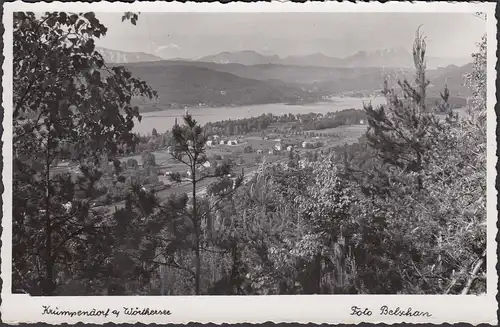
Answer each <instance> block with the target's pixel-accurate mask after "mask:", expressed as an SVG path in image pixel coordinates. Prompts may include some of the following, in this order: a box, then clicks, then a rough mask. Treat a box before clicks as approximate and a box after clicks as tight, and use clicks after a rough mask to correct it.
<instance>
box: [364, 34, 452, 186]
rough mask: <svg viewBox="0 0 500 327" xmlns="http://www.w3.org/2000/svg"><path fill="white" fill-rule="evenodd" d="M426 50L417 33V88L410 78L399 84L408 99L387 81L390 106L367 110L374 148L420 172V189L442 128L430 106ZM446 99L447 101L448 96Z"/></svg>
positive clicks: (396, 163) (387, 159) (390, 160)
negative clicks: (429, 158) (428, 100)
mask: <svg viewBox="0 0 500 327" xmlns="http://www.w3.org/2000/svg"><path fill="white" fill-rule="evenodd" d="M425 51H426V43H425V37H423V35H422V34H420V31H419V30H417V36H416V38H415V43H414V45H413V60H414V64H415V68H416V71H417V72H416V77H415V83H416V86H415V87H413V86H412V85H411V84H410V83H409V82H408V81H407V80H406V79H405V80H404V81H402V82H401V81H398V85H399V87H400V88H401V92H402V93H403V97H404V99H403V100H401V99H400V98H399V97H398V95H397V93H396V91H395V90H393V89H389V85H388V82H387V81H385V82H384V90H383V94H384V95H385V96H386V98H387V105H386V106H380V107H379V108H377V109H374V108H373V107H372V105H371V104H369V105H366V106H365V107H364V109H365V111H366V115H367V119H368V132H367V133H366V136H367V140H368V142H369V144H370V146H371V147H372V148H374V149H377V150H378V154H379V156H380V157H381V158H382V159H383V160H384V162H387V163H389V164H391V165H394V166H397V167H398V168H400V169H403V170H405V171H409V172H413V173H416V181H417V185H418V187H419V188H421V187H422V178H421V177H420V176H419V173H420V172H421V171H422V169H423V166H424V164H425V161H426V160H428V156H427V153H428V152H429V150H430V148H431V147H432V143H433V140H434V135H433V134H434V132H435V131H436V129H438V128H439V122H438V119H437V117H436V116H435V115H434V114H433V113H432V112H431V110H429V108H428V106H427V105H426V89H427V86H428V85H429V81H428V80H427V79H426V75H425ZM445 94H447V93H446V92H445ZM444 100H445V101H446V100H447V96H446V97H444Z"/></svg>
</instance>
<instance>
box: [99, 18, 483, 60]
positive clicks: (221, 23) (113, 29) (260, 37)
mask: <svg viewBox="0 0 500 327" xmlns="http://www.w3.org/2000/svg"><path fill="white" fill-rule="evenodd" d="M96 15H97V18H99V19H100V21H101V22H102V23H103V24H104V25H105V26H107V27H108V32H107V35H106V36H105V37H103V38H101V39H100V40H98V41H97V42H96V44H97V45H98V46H101V47H105V48H109V49H113V50H121V51H128V52H146V53H151V54H155V55H157V56H160V57H163V58H166V59H168V58H177V57H180V58H186V59H198V58H200V57H203V56H206V55H212V54H216V53H219V52H223V51H229V52H234V51H242V50H254V51H257V52H259V53H262V54H268V55H269V54H276V55H279V56H280V57H286V56H296V55H306V54H312V53H323V54H325V55H328V56H333V57H347V56H350V55H352V54H354V53H356V52H358V51H361V50H364V51H375V50H382V49H390V48H405V49H408V50H410V49H411V46H412V43H413V39H414V37H415V32H416V29H417V28H418V26H419V25H423V26H422V28H421V31H422V32H424V34H425V35H426V36H427V53H428V54H429V55H430V56H432V57H443V58H463V57H469V56H470V55H471V53H473V52H475V50H476V46H475V44H476V42H479V41H480V39H481V36H482V35H483V34H484V33H486V24H485V21H483V20H481V19H479V18H477V17H475V16H474V15H473V14H472V13H144V12H143V13H141V14H140V15H139V20H138V22H137V25H136V26H134V25H132V24H131V23H130V22H123V23H122V21H121V17H122V15H123V13H121V12H120V13H96Z"/></svg>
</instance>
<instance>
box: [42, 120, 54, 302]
mask: <svg viewBox="0 0 500 327" xmlns="http://www.w3.org/2000/svg"><path fill="white" fill-rule="evenodd" d="M50 145H51V144H50V125H49V134H48V136H47V154H46V155H47V156H46V159H45V280H44V285H43V289H42V294H43V295H44V296H50V295H52V293H53V292H54V262H53V257H52V224H51V219H50V210H49V207H50V190H49V187H50Z"/></svg>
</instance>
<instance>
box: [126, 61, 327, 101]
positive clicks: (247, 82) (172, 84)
mask: <svg viewBox="0 0 500 327" xmlns="http://www.w3.org/2000/svg"><path fill="white" fill-rule="evenodd" d="M128 69H129V70H130V72H131V73H132V74H134V76H138V77H140V78H142V79H143V80H145V81H147V82H148V83H149V84H150V85H151V86H152V87H153V88H154V89H155V90H156V91H157V92H158V99H157V101H156V102H155V103H154V104H152V103H150V104H144V105H141V107H142V108H143V111H145V110H165V109H166V108H169V107H170V108H184V107H198V106H201V107H218V106H243V105H252V104H268V103H287V102H296V101H318V100H320V95H319V94H317V93H316V94H315V93H308V92H306V91H304V90H302V89H301V88H300V87H298V86H296V85H290V84H287V83H285V82H283V81H280V80H273V81H262V80H255V79H249V78H243V77H238V76H236V75H233V74H230V73H225V72H219V71H216V70H211V69H208V68H204V67H196V66H191V65H172V66H170V65H166V66H165V65H148V66H130V67H129V68H128Z"/></svg>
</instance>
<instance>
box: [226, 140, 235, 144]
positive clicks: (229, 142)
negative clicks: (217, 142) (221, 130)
mask: <svg viewBox="0 0 500 327" xmlns="http://www.w3.org/2000/svg"><path fill="white" fill-rule="evenodd" d="M227 145H235V143H234V142H233V141H227Z"/></svg>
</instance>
